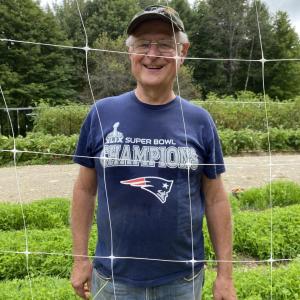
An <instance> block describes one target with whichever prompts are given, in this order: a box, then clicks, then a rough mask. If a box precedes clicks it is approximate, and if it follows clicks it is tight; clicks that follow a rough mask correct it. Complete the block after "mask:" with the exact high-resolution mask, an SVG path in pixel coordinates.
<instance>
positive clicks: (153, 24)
mask: <svg viewBox="0 0 300 300" xmlns="http://www.w3.org/2000/svg"><path fill="white" fill-rule="evenodd" d="M133 35H134V38H135V40H137V39H138V40H148V41H152V42H155V41H159V40H170V39H174V34H173V29H172V26H171V25H170V24H168V23H165V22H163V21H160V20H152V21H146V22H143V23H142V24H141V25H140V26H139V27H138V28H137V29H136V30H135V32H134V34H133ZM181 48H182V51H181V53H178V56H180V55H182V56H185V55H186V52H187V49H188V44H186V45H184V46H183V47H181ZM181 48H180V47H178V49H179V50H180V49H181ZM129 51H130V52H134V49H132V47H130V48H129ZM161 55H162V54H161V53H160V51H159V49H158V47H157V45H151V47H150V49H149V51H148V53H147V54H145V55H134V54H131V55H130V61H131V71H132V74H133V76H134V77H135V79H136V81H137V84H138V85H139V86H141V87H142V88H167V89H170V90H171V89H172V87H173V81H174V79H175V77H176V59H174V58H166V57H153V56H161ZM175 55H176V50H174V56H175ZM169 56H170V55H169ZM180 64H181V63H179V61H178V63H177V65H178V67H179V66H180Z"/></svg>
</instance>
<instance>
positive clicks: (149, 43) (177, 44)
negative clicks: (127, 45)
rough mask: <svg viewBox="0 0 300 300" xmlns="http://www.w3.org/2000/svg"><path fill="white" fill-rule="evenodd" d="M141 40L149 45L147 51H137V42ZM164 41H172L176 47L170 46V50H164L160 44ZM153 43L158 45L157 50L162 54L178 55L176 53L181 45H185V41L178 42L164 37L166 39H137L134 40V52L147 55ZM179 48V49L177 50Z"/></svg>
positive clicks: (132, 45)
mask: <svg viewBox="0 0 300 300" xmlns="http://www.w3.org/2000/svg"><path fill="white" fill-rule="evenodd" d="M138 41H141V42H145V44H146V45H147V49H145V51H137V47H135V45H134V44H135V43H136V42H138ZM164 41H171V42H172V43H174V46H175V47H174V48H170V50H167V51H162V50H161V49H160V48H159V44H160V42H164ZM152 45H156V46H157V50H158V52H159V54H160V56H172V57H173V56H176V53H177V51H178V48H177V47H179V46H180V45H183V43H178V42H176V41H174V40H172V39H170V40H168V39H164V40H144V39H137V40H135V41H133V42H132V44H131V47H132V49H133V50H134V53H136V54H141V55H147V54H148V53H149V51H150V49H151V46H152ZM176 50H177V51H176Z"/></svg>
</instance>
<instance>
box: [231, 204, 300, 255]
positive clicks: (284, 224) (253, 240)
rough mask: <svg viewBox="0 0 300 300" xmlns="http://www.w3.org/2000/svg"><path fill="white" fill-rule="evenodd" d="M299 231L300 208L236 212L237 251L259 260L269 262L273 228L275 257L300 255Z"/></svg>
mask: <svg viewBox="0 0 300 300" xmlns="http://www.w3.org/2000/svg"><path fill="white" fill-rule="evenodd" d="M271 218H272V219H271ZM271 220H272V227H271ZM299 228H300V205H290V206H287V207H283V208H281V207H276V208H273V209H272V210H271V209H268V210H265V211H258V212H257V211H243V212H240V213H236V214H234V251H235V253H241V254H245V255H248V256H252V257H255V258H258V259H269V258H270V253H271V229H272V252H273V257H274V258H295V257H297V255H298V254H299V253H300V243H299V241H300V230H299Z"/></svg>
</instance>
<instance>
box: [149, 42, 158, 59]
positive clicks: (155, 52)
mask: <svg viewBox="0 0 300 300" xmlns="http://www.w3.org/2000/svg"><path fill="white" fill-rule="evenodd" d="M147 55H153V56H160V55H161V53H160V51H159V49H158V45H157V44H156V43H151V44H149V49H148V52H147Z"/></svg>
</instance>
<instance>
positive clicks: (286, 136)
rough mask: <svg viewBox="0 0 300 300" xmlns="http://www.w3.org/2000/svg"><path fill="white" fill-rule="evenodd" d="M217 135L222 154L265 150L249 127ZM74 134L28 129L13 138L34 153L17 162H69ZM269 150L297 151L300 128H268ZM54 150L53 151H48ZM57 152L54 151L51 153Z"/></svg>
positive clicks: (5, 156)
mask: <svg viewBox="0 0 300 300" xmlns="http://www.w3.org/2000/svg"><path fill="white" fill-rule="evenodd" d="M219 134H220V139H221V143H222V148H223V153H224V155H235V154H240V153H246V152H262V151H264V152H266V151H268V150H269V144H268V134H267V133H266V132H264V133H262V132H259V131H253V130H250V129H245V130H240V131H233V130H230V129H225V130H220V131H219ZM77 140H78V135H72V136H69V137H68V136H65V135H56V136H52V135H45V134H41V133H31V134H28V136H26V137H24V138H23V137H17V138H16V148H17V150H19V151H33V152H35V153H26V152H24V153H22V152H18V153H17V155H16V160H17V163H21V164H22V163H25V162H26V163H27V164H35V163H39V164H43V163H55V162H66V161H67V162H70V161H71V157H70V156H71V155H73V154H74V151H75V149H76V144H77ZM270 141H271V150H272V151H273V152H276V151H300V129H299V130H285V129H272V130H270ZM13 145H14V143H13V138H8V137H3V136H0V150H11V149H13ZM52 153H54V154H52ZM55 154H57V155H55ZM12 162H13V154H12V152H9V151H0V165H7V164H9V163H10V164H11V163H12Z"/></svg>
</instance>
